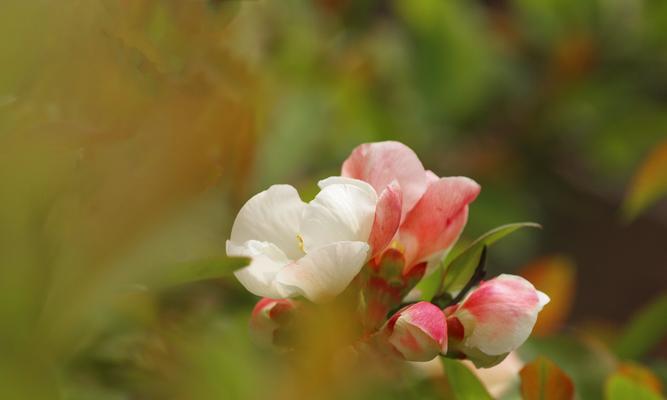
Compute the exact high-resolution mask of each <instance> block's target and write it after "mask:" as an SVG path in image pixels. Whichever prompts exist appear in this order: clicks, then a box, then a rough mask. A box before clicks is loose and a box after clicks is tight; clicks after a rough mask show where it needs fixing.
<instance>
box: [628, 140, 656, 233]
mask: <svg viewBox="0 0 667 400" xmlns="http://www.w3.org/2000/svg"><path fill="white" fill-rule="evenodd" d="M665 195H667V140H665V141H663V142H661V143H659V144H658V145H657V146H656V147H655V148H654V149H653V151H652V152H651V153H650V154H649V155H648V157H647V158H646V159H645V160H644V161H643V163H642V164H641V165H640V167H639V168H638V169H637V172H636V173H635V176H634V177H633V178H632V180H631V182H630V188H629V189H628V192H627V195H626V198H625V202H624V204H623V215H624V216H625V218H626V219H628V220H632V219H634V218H635V217H636V216H637V215H639V214H640V213H641V212H642V211H644V210H645V209H646V208H647V207H649V206H651V205H652V204H653V203H655V202H656V201H658V200H659V199H660V198H661V197H663V196H665Z"/></svg>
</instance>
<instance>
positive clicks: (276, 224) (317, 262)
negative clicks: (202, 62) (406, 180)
mask: <svg viewBox="0 0 667 400" xmlns="http://www.w3.org/2000/svg"><path fill="white" fill-rule="evenodd" d="M319 185H320V188H321V191H320V192H319V194H317V196H316V197H315V199H314V200H312V201H311V202H310V203H305V202H303V201H302V200H301V198H300V197H299V194H298V193H297V191H296V189H294V188H293V187H292V186H289V185H274V186H271V187H270V188H269V189H267V190H265V191H263V192H261V193H259V194H257V195H255V196H253V197H252V198H251V199H250V200H248V201H247V202H246V203H245V205H244V206H243V207H242V208H241V210H240V211H239V213H238V215H237V217H236V220H235V221H234V225H233V227H232V233H231V238H230V240H228V241H227V255H228V256H245V257H250V258H251V262H250V265H248V266H247V267H245V268H242V269H240V270H237V271H236V272H235V276H236V278H237V279H238V280H239V281H240V282H241V284H242V285H243V286H245V288H246V289H248V290H249V291H250V292H252V293H253V294H256V295H258V296H264V297H270V298H288V297H295V296H299V295H302V296H304V297H306V298H308V299H309V300H311V301H313V302H323V301H327V300H330V299H331V298H333V297H335V296H336V295H338V294H339V293H340V292H342V291H343V290H344V289H345V288H346V287H347V286H348V285H349V283H350V282H351V281H352V279H353V278H354V277H355V276H356V275H357V274H358V273H359V270H361V267H363V265H364V264H365V263H366V261H367V259H368V256H369V248H370V247H369V245H368V239H369V236H370V234H371V230H372V229H373V220H374V217H375V208H376V203H377V201H378V199H377V195H376V194H375V190H374V189H373V188H372V187H371V186H370V185H368V184H367V183H365V182H363V181H359V180H355V179H350V178H341V177H336V178H333V179H325V180H323V181H321V182H320V184H319Z"/></svg>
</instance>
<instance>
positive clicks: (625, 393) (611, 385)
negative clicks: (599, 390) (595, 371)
mask: <svg viewBox="0 0 667 400" xmlns="http://www.w3.org/2000/svg"><path fill="white" fill-rule="evenodd" d="M605 399H607V400H628V399H632V400H660V399H664V397H662V396H661V395H659V394H657V393H655V392H654V391H652V390H651V389H650V388H648V387H646V386H645V385H643V384H642V383H640V382H637V381H634V380H632V379H630V378H629V377H627V376H624V375H621V374H614V375H612V376H611V377H609V379H608V380H607V384H606V385H605Z"/></svg>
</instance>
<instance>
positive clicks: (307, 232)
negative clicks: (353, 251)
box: [299, 178, 377, 252]
mask: <svg viewBox="0 0 667 400" xmlns="http://www.w3.org/2000/svg"><path fill="white" fill-rule="evenodd" d="M340 179H345V180H346V181H355V180H351V179H347V178H340ZM324 182H325V186H324V187H323V189H322V191H320V193H318V194H317V196H316V197H315V199H314V200H313V201H311V202H310V203H309V204H308V205H307V206H306V209H305V211H304V213H303V219H302V220H301V228H300V230H299V231H300V233H301V237H302V239H303V245H304V248H305V249H306V252H308V251H309V250H310V249H314V248H316V247H320V246H324V245H327V244H330V243H335V242H341V241H358V242H368V238H369V236H370V233H371V229H372V227H373V220H374V218H375V206H376V204H377V195H376V194H375V190H373V188H371V187H370V186H368V187H365V186H363V185H360V184H359V182H361V181H356V182H355V183H349V182H348V183H333V184H326V180H325V181H324ZM361 183H363V182H361Z"/></svg>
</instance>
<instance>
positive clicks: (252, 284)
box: [227, 240, 295, 299]
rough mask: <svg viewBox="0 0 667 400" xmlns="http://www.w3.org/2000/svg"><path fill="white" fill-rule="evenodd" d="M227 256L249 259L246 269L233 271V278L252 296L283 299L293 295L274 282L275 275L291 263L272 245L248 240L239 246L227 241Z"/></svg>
mask: <svg viewBox="0 0 667 400" xmlns="http://www.w3.org/2000/svg"><path fill="white" fill-rule="evenodd" d="M227 255H228V256H242V257H250V258H251V262H250V265H248V266H247V267H244V268H241V269H239V270H236V271H234V276H236V279H238V280H239V282H241V284H242V285H243V286H244V287H245V288H246V289H248V291H249V292H250V293H252V294H255V295H257V296H262V297H270V298H274V299H276V298H284V297H290V296H293V295H294V294H295V292H294V291H293V290H291V289H290V288H285V287H283V286H282V285H280V284H279V283H278V282H277V281H276V276H277V274H278V273H279V272H280V271H281V270H282V269H283V268H284V267H285V266H286V265H287V264H289V263H290V262H291V261H290V260H289V259H288V258H287V256H286V255H285V253H283V251H282V250H280V249H279V248H278V247H277V246H276V245H274V244H273V243H268V242H259V241H256V240H249V241H247V242H245V243H243V244H241V245H239V244H237V243H234V242H232V241H229V240H228V241H227Z"/></svg>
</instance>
